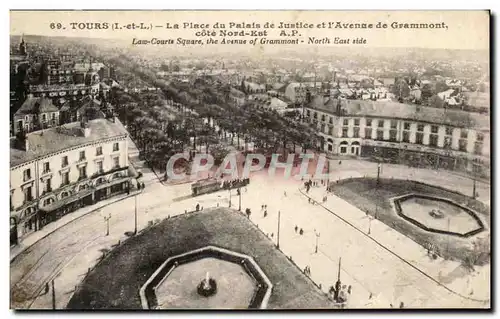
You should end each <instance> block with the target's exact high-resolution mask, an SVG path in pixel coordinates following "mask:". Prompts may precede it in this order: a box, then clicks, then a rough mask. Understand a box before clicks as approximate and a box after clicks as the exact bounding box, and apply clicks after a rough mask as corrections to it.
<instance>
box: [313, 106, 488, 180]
mask: <svg viewBox="0 0 500 319" xmlns="http://www.w3.org/2000/svg"><path fill="white" fill-rule="evenodd" d="M303 118H304V121H305V122H307V123H310V124H311V125H313V126H314V127H316V128H317V130H318V133H319V135H320V140H321V143H320V144H321V145H319V147H320V148H321V149H322V150H323V151H325V152H327V153H330V154H335V155H346V156H360V157H368V158H373V159H375V160H377V161H381V162H393V163H400V164H407V165H415V166H423V167H432V168H436V169H437V168H442V169H451V170H460V171H464V172H469V173H474V174H478V175H481V176H484V177H486V176H489V175H490V128H489V119H488V118H487V117H486V116H484V115H480V114H473V113H469V114H467V112H461V111H451V110H448V111H446V110H442V109H436V108H425V107H418V106H411V105H406V104H401V103H392V102H391V103H384V102H372V101H349V100H327V101H325V100H323V98H322V97H321V98H320V99H315V101H313V103H311V104H309V105H308V107H306V108H304V117H303Z"/></svg>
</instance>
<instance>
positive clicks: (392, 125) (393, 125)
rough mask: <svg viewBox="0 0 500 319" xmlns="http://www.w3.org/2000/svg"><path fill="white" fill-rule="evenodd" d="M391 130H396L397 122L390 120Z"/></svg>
mask: <svg viewBox="0 0 500 319" xmlns="http://www.w3.org/2000/svg"><path fill="white" fill-rule="evenodd" d="M391 128H392V129H396V128H398V121H395V120H391Z"/></svg>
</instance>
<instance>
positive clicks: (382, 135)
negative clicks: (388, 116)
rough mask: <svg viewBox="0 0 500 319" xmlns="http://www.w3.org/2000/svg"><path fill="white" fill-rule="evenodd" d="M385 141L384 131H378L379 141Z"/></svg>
mask: <svg viewBox="0 0 500 319" xmlns="http://www.w3.org/2000/svg"><path fill="white" fill-rule="evenodd" d="M383 139H384V131H382V130H377V140H383Z"/></svg>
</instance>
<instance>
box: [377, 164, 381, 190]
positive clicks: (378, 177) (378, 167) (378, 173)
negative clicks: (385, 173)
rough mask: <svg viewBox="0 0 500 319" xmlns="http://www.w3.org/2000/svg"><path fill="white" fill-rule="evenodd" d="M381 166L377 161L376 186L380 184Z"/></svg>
mask: <svg viewBox="0 0 500 319" xmlns="http://www.w3.org/2000/svg"><path fill="white" fill-rule="evenodd" d="M381 167H382V165H381V164H380V163H378V165H377V186H378V185H379V184H380V168H381Z"/></svg>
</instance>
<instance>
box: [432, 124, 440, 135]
mask: <svg viewBox="0 0 500 319" xmlns="http://www.w3.org/2000/svg"><path fill="white" fill-rule="evenodd" d="M438 130H439V127H438V126H437V125H432V126H431V133H435V134H437V132H438Z"/></svg>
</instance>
